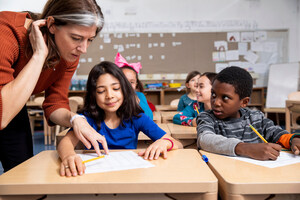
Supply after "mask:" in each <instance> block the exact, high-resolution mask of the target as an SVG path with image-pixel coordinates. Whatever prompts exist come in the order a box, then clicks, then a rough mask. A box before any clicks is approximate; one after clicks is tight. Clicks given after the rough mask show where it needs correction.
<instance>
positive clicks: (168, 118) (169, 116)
mask: <svg viewBox="0 0 300 200" xmlns="http://www.w3.org/2000/svg"><path fill="white" fill-rule="evenodd" d="M177 113H178V111H170V112H160V115H161V123H172V122H173V117H174V115H176V114H177Z"/></svg>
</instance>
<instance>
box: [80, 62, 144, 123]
mask: <svg viewBox="0 0 300 200" xmlns="http://www.w3.org/2000/svg"><path fill="white" fill-rule="evenodd" d="M103 74H110V75H112V76H114V77H115V78H116V79H118V80H119V82H120V86H121V90H122V94H123V97H124V100H123V103H122V105H121V106H120V108H119V109H118V110H117V116H118V117H119V118H120V120H121V125H122V126H124V123H123V121H124V120H132V117H139V114H140V113H142V112H144V111H143V110H142V109H141V108H140V106H139V105H138V103H137V101H136V95H135V92H134V90H133V88H132V86H131V84H130V83H129V81H128V80H127V78H126V76H125V75H124V73H123V72H122V70H121V69H120V68H119V67H118V66H117V65H116V64H114V63H112V62H109V61H103V62H101V63H99V64H97V65H95V66H94V67H93V69H92V70H91V71H90V73H89V77H88V80H87V85H86V95H85V98H84V107H83V110H82V112H83V113H84V114H85V115H87V116H88V117H91V118H93V119H94V120H95V122H96V124H97V128H98V129H100V128H101V122H102V121H104V119H105V112H104V110H103V109H101V108H100V107H99V106H98V105H97V102H96V89H97V80H98V78H99V77H100V76H101V75H103Z"/></svg>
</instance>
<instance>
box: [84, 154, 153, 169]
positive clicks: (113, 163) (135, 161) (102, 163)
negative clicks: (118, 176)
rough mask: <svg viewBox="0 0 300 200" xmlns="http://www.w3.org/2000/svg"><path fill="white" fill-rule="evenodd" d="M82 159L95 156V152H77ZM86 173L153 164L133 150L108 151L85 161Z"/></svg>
mask: <svg viewBox="0 0 300 200" xmlns="http://www.w3.org/2000/svg"><path fill="white" fill-rule="evenodd" d="M78 155H79V156H80V157H81V159H82V160H88V159H91V158H95V157H97V154H96V153H88V154H78ZM85 166H86V169H85V173H86V174H91V173H100V172H110V171H120V170H127V169H137V168H149V167H154V166H155V165H153V164H151V163H150V162H149V161H147V160H144V159H143V158H142V157H140V156H138V155H137V153H134V152H133V151H121V152H110V153H109V155H106V156H105V157H104V158H100V159H98V160H94V161H91V162H87V163H85Z"/></svg>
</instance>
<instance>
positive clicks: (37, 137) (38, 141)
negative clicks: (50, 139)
mask: <svg viewBox="0 0 300 200" xmlns="http://www.w3.org/2000/svg"><path fill="white" fill-rule="evenodd" d="M55 149H56V147H55V146H54V145H45V144H44V132H43V131H36V132H34V135H33V154H34V155H36V154H38V153H40V152H41V151H45V150H55ZM1 174H3V168H2V165H1V162H0V175H1Z"/></svg>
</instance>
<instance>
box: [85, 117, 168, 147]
mask: <svg viewBox="0 0 300 200" xmlns="http://www.w3.org/2000/svg"><path fill="white" fill-rule="evenodd" d="M140 116H141V117H139V118H138V117H133V118H132V122H131V121H130V120H128V121H124V125H125V127H123V126H122V125H121V124H120V125H119V126H118V127H117V128H115V129H111V128H109V127H108V126H106V124H105V122H104V121H102V122H101V129H100V130H99V131H97V125H96V123H95V121H94V119H92V118H90V117H87V116H85V117H86V119H87V121H88V123H89V124H90V125H91V126H92V127H93V128H94V129H95V130H96V131H97V132H98V133H99V134H101V135H103V136H105V139H106V142H107V145H108V148H109V149H136V148H137V142H138V135H139V132H140V131H142V132H143V133H145V134H146V135H147V136H148V137H149V138H150V139H151V140H153V141H156V140H158V139H160V138H161V137H162V136H164V135H165V134H166V132H165V131H164V130H162V129H161V128H159V126H157V124H156V123H155V122H153V120H151V119H150V118H149V117H148V116H147V115H145V113H140ZM99 146H100V148H102V145H101V144H100V143H99Z"/></svg>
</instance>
